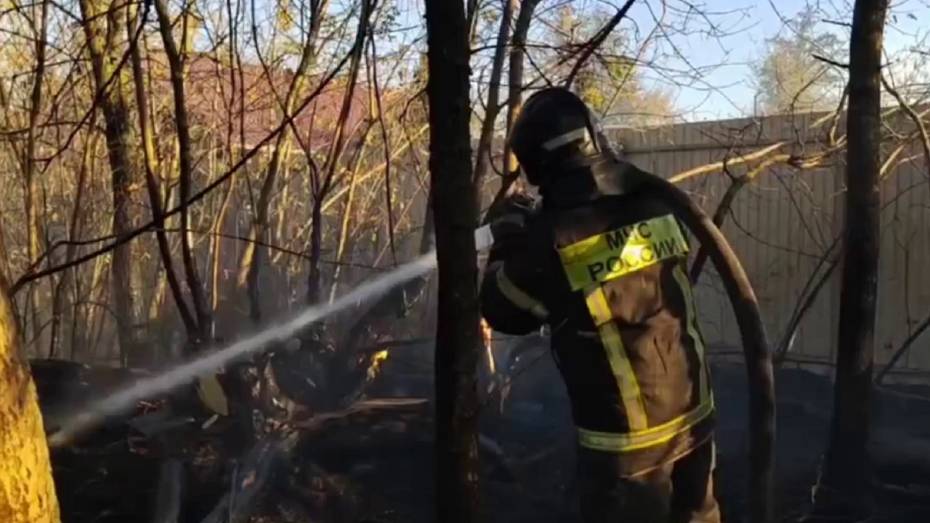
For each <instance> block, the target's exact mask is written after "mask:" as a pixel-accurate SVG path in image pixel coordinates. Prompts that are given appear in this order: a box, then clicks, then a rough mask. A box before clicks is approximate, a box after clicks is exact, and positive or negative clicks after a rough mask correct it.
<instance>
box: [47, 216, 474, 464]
mask: <svg viewBox="0 0 930 523" xmlns="http://www.w3.org/2000/svg"><path fill="white" fill-rule="evenodd" d="M476 236H477V233H476ZM487 245H490V243H488V244H487ZM487 245H483V246H482V247H479V248H485V247H486V246H487ZM435 267H436V252H435V251H432V252H430V253H429V254H426V255H423V256H421V257H419V258H417V259H415V260H413V261H411V262H409V263H406V264H404V265H401V266H399V267H397V268H396V269H393V270H391V271H389V272H386V273H384V274H382V275H380V276H378V277H377V278H374V279H372V280H371V281H369V282H366V283H363V284H362V285H360V286H358V287H356V288H355V289H353V290H352V291H350V292H348V293H346V294H344V295H343V296H341V297H339V298H338V299H336V300H335V301H333V302H332V303H320V304H316V305H312V306H310V307H308V308H307V309H304V310H303V311H302V312H300V313H299V314H297V315H296V316H294V317H292V318H291V319H289V320H286V321H284V322H282V323H278V324H276V325H271V326H269V327H267V328H265V329H263V330H261V331H259V332H257V333H255V334H252V335H251V336H248V337H246V338H243V339H241V340H239V341H237V342H235V343H232V344H231V345H229V346H227V347H224V348H222V349H219V350H217V351H214V352H211V353H209V354H204V355H203V356H200V357H197V358H195V359H193V360H191V361H188V362H186V363H183V364H181V365H178V366H176V367H173V368H171V369H169V370H166V371H165V372H162V373H161V374H159V375H157V376H152V377H150V378H144V379H141V380H139V381H136V382H135V383H133V384H131V385H128V386H126V387H125V388H122V389H119V390H117V391H115V392H113V393H112V394H111V395H110V396H109V397H107V398H103V399H100V400H96V401H92V402H90V403H88V404H87V405H84V406H82V407H79V408H78V409H76V413H74V414H72V415H70V416H67V417H65V418H64V419H62V420H61V423H60V427H59V429H58V430H57V431H56V432H54V433H52V434H50V435H49V437H48V444H49V447H51V448H57V447H63V446H66V445H68V444H69V443H71V442H72V441H74V439H75V438H76V437H78V436H80V435H82V434H84V433H86V432H87V431H89V430H92V429H94V428H95V427H97V426H99V425H100V424H101V423H102V422H103V421H104V420H105V419H106V418H107V417H108V416H113V415H116V414H119V413H120V412H124V411H126V410H127V409H130V408H132V407H133V406H134V405H135V404H136V403H137V402H139V401H140V400H144V399H147V398H151V397H153V396H158V395H159V394H164V393H166V392H170V391H171V390H174V389H176V388H177V387H180V386H182V385H184V384H186V383H188V382H190V381H192V380H194V379H196V378H197V377H198V376H201V375H204V374H208V373H212V372H216V370H217V369H220V368H222V367H223V366H225V365H227V364H229V363H231V362H233V361H236V360H238V359H240V358H243V357H245V356H248V355H251V354H255V353H259V352H262V351H264V350H267V349H268V348H269V347H271V346H272V344H273V342H277V341H281V340H284V339H286V338H289V337H291V336H293V335H294V334H296V333H298V332H300V331H301V330H302V329H304V328H305V327H306V326H307V325H309V324H311V323H313V322H316V321H319V320H321V319H323V318H325V317H327V316H331V315H332V314H335V313H337V312H340V311H343V310H345V309H348V308H350V307H352V306H355V305H357V304H359V303H361V302H364V301H367V300H370V299H372V298H375V297H377V296H380V295H383V294H385V293H386V292H388V291H390V290H391V289H392V288H394V287H396V286H398V285H401V284H403V283H406V282H408V281H410V280H413V279H416V278H419V277H421V276H423V275H425V274H427V273H429V272H431V271H432V270H433V269H434V268H435Z"/></svg>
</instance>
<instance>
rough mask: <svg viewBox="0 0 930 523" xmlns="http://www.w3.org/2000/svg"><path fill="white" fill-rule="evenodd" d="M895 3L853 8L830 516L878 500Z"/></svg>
mask: <svg viewBox="0 0 930 523" xmlns="http://www.w3.org/2000/svg"><path fill="white" fill-rule="evenodd" d="M887 7H888V4H887V0H857V1H856V5H855V8H854V11H853V25H852V35H851V40H850V52H849V66H850V69H849V116H848V120H847V124H846V135H847V137H848V142H849V145H848V147H847V149H846V187H847V191H846V230H845V237H844V240H845V242H844V243H845V245H844V247H845V250H844V257H843V259H844V263H843V276H842V291H841V294H840V319H839V336H838V344H839V346H838V348H837V360H836V382H835V384H834V399H833V420H832V423H831V427H830V440H829V443H828V444H827V451H826V454H825V455H824V462H823V468H822V471H821V477H820V478H819V482H818V485H817V489H816V492H815V496H814V505H815V509H814V513H815V518H816V517H819V516H821V515H823V516H826V515H827V514H829V515H832V516H841V517H850V518H853V517H854V518H856V520H859V519H860V516H865V515H867V513H868V512H869V505H870V502H869V483H870V471H869V468H870V467H869V455H868V440H869V432H870V430H869V428H870V423H871V412H870V411H871V405H870V397H871V390H872V370H873V359H874V341H875V302H876V290H877V282H878V256H879V245H880V243H879V222H880V221H879V211H880V205H881V197H880V186H879V171H880V169H881V151H880V142H881V126H882V122H881V107H880V103H881V58H882V38H883V32H884V26H885V12H886V10H887ZM824 519H826V518H824ZM815 520H816V519H815Z"/></svg>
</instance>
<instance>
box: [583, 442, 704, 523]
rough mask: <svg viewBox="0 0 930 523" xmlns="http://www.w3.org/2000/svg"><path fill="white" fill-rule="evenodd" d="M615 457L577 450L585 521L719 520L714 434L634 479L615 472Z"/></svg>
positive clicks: (655, 522)
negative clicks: (715, 481) (686, 451)
mask: <svg viewBox="0 0 930 523" xmlns="http://www.w3.org/2000/svg"><path fill="white" fill-rule="evenodd" d="M617 459H618V456H617V455H616V454H611V453H607V452H598V451H593V450H588V449H579V454H578V484H577V486H578V494H579V498H580V502H581V514H582V516H583V518H584V522H585V523H620V522H630V523H720V509H719V507H718V506H717V500H716V499H715V498H714V492H713V491H714V488H713V471H714V466H715V456H714V443H713V438H710V439H709V440H708V441H706V442H704V443H702V444H701V445H699V446H698V447H696V448H694V449H693V450H691V451H690V452H689V453H688V454H686V455H684V456H682V457H680V458H678V459H677V460H675V461H672V462H669V463H666V464H664V465H661V466H659V467H657V468H654V469H651V470H649V471H647V472H643V473H641V474H637V475H635V476H632V477H623V476H620V475H619V474H618V472H617V470H618V467H617Z"/></svg>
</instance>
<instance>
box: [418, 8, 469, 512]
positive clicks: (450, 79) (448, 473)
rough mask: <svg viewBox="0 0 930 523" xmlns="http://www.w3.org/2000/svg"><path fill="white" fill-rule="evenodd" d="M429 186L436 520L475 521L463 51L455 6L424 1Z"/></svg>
mask: <svg viewBox="0 0 930 523" xmlns="http://www.w3.org/2000/svg"><path fill="white" fill-rule="evenodd" d="M426 30H427V45H428V64H429V82H428V83H427V94H428V96H429V120H430V158H429V167H430V182H431V191H430V192H431V197H432V205H433V220H434V224H435V227H436V247H437V259H438V267H439V296H438V318H439V319H438V326H437V333H436V363H435V365H436V368H435V379H436V449H435V452H436V465H435V466H436V471H435V474H436V476H435V477H436V520H437V521H443V522H448V523H465V522H473V521H477V519H478V502H479V498H478V443H477V417H478V398H477V387H476V370H477V365H478V358H479V347H480V345H481V337H480V334H479V331H478V321H479V311H478V296H477V295H478V292H477V278H478V270H477V255H476V253H475V236H474V230H475V227H476V226H477V223H478V209H477V205H476V201H475V198H474V194H475V192H474V191H475V185H474V180H473V178H472V172H471V171H472V169H471V143H470V136H469V121H470V118H471V110H470V107H469V65H468V58H469V49H468V34H467V22H466V19H465V13H464V9H463V4H462V2H458V1H456V2H450V1H448V0H426Z"/></svg>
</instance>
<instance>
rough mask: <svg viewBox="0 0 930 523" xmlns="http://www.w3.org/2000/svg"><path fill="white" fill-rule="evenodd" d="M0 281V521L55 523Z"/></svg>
mask: <svg viewBox="0 0 930 523" xmlns="http://www.w3.org/2000/svg"><path fill="white" fill-rule="evenodd" d="M6 289H7V286H6V280H5V279H4V277H3V276H2V275H0V521H4V522H8V523H58V522H59V521H60V518H59V515H58V500H57V498H56V497H55V483H54V481H53V480H52V467H51V463H50V462H49V453H48V446H47V445H46V443H45V429H44V428H43V425H42V414H41V413H40V412H39V402H38V398H37V396H36V389H35V385H34V384H33V382H32V376H31V375H30V374H29V365H28V364H27V363H26V362H25V361H23V360H22V359H21V357H20V350H19V347H18V344H19V336H18V334H17V332H16V325H15V322H14V320H13V309H12V306H11V303H10V300H9V299H8V298H7V294H6Z"/></svg>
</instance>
